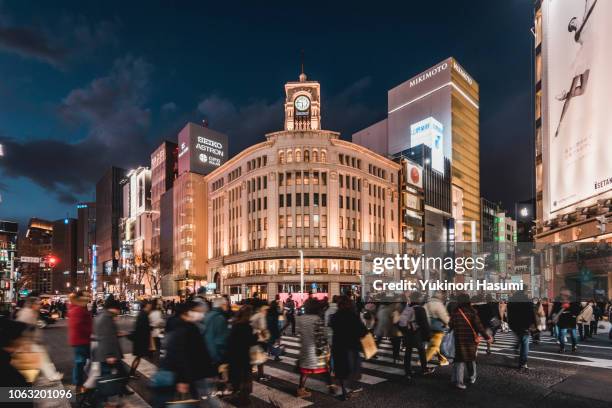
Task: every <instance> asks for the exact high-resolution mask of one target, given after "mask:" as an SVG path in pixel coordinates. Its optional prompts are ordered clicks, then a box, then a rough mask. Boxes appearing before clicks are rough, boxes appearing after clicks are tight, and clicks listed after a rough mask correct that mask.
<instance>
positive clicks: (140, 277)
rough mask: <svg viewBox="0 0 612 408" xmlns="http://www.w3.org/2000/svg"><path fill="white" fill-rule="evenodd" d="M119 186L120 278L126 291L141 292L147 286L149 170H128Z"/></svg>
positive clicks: (149, 224)
mask: <svg viewBox="0 0 612 408" xmlns="http://www.w3.org/2000/svg"><path fill="white" fill-rule="evenodd" d="M122 185H123V194H122V198H123V217H122V218H121V231H120V234H121V252H120V254H121V255H120V272H121V274H122V275H123V276H122V277H120V280H121V281H122V282H124V283H125V284H126V285H127V288H126V289H127V290H128V291H129V292H131V293H134V294H142V293H144V292H145V291H146V288H150V287H151V282H150V276H149V275H150V273H152V264H151V263H152V262H151V236H152V212H151V170H149V168H148V167H138V168H137V169H134V170H130V171H129V172H128V173H127V175H126V177H125V179H123V180H122ZM147 292H149V291H147Z"/></svg>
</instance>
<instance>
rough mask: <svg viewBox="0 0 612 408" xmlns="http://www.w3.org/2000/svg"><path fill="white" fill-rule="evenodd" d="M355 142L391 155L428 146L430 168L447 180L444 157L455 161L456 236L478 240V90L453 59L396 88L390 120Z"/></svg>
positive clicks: (359, 135) (452, 176)
mask: <svg viewBox="0 0 612 408" xmlns="http://www.w3.org/2000/svg"><path fill="white" fill-rule="evenodd" d="M353 142H354V143H357V144H360V145H363V146H365V147H368V148H369V149H372V150H374V151H376V152H378V153H380V154H390V155H396V154H398V153H400V152H404V151H407V150H408V149H410V148H413V147H415V146H417V145H419V144H424V145H426V146H427V147H429V148H430V149H431V157H430V158H429V160H430V161H431V168H432V169H433V170H434V171H436V172H438V173H440V174H441V175H442V176H447V175H446V174H445V172H446V169H445V164H444V163H445V161H444V159H448V160H450V163H451V166H450V173H451V174H450V179H451V189H452V191H451V197H452V218H453V219H454V225H455V227H454V228H455V235H456V237H457V240H460V241H472V240H479V236H480V149H479V88H478V83H477V82H476V81H475V80H474V79H473V78H472V77H471V76H470V75H469V74H468V73H467V71H466V70H465V69H464V68H463V67H461V65H459V63H458V62H457V61H456V60H455V59H454V58H452V57H451V58H448V59H446V60H444V61H442V62H440V63H439V64H437V65H435V66H433V67H432V68H430V69H428V70H426V71H424V72H422V73H420V74H418V75H416V76H414V77H412V78H411V79H409V80H408V81H406V82H404V83H402V84H400V85H398V86H396V87H395V88H393V89H391V90H390V91H389V92H388V116H387V119H384V120H383V121H381V122H378V123H376V124H374V125H372V126H370V127H368V128H366V129H363V130H361V131H359V132H357V133H355V134H354V135H353ZM425 210H426V214H425V218H427V207H426V208H425Z"/></svg>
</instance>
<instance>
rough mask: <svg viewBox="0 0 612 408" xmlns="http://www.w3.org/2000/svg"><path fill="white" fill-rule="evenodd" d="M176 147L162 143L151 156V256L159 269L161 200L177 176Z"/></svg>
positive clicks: (170, 143) (167, 142)
mask: <svg viewBox="0 0 612 408" xmlns="http://www.w3.org/2000/svg"><path fill="white" fill-rule="evenodd" d="M177 160H178V147H177V144H176V143H174V142H169V141H164V142H162V144H161V145H159V147H157V149H155V151H154V152H153V153H152V154H151V254H152V257H153V262H154V267H155V268H159V267H160V260H159V258H160V256H161V254H160V251H161V242H160V239H161V237H160V236H161V218H162V209H161V200H162V195H163V194H164V193H166V192H167V191H169V190H170V189H171V188H172V185H173V183H174V179H175V178H176V176H177V175H178V162H177Z"/></svg>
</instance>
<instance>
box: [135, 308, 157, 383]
mask: <svg viewBox="0 0 612 408" xmlns="http://www.w3.org/2000/svg"><path fill="white" fill-rule="evenodd" d="M151 308H152V306H151V303H149V302H146V301H145V302H143V303H142V305H141V308H140V312H139V313H138V317H137V318H136V325H135V326H134V331H133V332H132V333H131V340H132V342H133V346H132V354H134V357H135V358H134V361H132V366H131V368H130V377H132V378H136V370H137V369H138V365H139V364H140V359H141V358H142V357H148V356H150V355H151V324H150V323H149V313H150V312H151Z"/></svg>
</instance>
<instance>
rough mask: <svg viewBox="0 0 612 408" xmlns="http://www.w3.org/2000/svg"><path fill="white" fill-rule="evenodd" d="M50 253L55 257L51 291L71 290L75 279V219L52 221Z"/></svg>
mask: <svg viewBox="0 0 612 408" xmlns="http://www.w3.org/2000/svg"><path fill="white" fill-rule="evenodd" d="M51 253H52V254H53V256H54V257H55V259H56V262H55V264H54V265H53V272H52V275H53V276H52V280H51V282H52V284H51V291H52V292H54V293H67V292H71V291H72V290H73V289H74V288H75V287H76V281H77V220H76V219H74V218H62V219H60V220H57V221H55V222H53V245H52V250H51Z"/></svg>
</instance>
